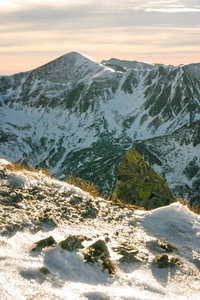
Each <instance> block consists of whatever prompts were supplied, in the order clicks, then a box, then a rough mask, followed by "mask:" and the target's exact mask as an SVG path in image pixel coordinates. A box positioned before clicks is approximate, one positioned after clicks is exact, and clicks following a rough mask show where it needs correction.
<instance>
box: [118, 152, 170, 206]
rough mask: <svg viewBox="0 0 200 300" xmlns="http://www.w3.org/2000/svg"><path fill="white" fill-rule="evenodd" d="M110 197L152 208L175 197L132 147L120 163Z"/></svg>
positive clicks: (163, 204)
mask: <svg viewBox="0 0 200 300" xmlns="http://www.w3.org/2000/svg"><path fill="white" fill-rule="evenodd" d="M112 199H113V200H117V199H118V200H120V201H121V202H124V203H130V204H133V205H137V206H140V207H144V208H145V209H154V208H157V207H160V206H165V205H168V204H170V203H172V202H173V201H174V200H175V197H174V195H173V193H172V191H171V190H170V189H169V187H168V185H167V184H166V182H165V181H164V179H163V178H162V177H160V176H159V175H158V174H157V173H156V172H155V171H154V170H153V169H152V168H151V167H150V166H149V165H148V164H147V163H146V162H145V161H144V159H143V157H142V156H141V155H140V154H139V153H138V152H137V151H136V150H135V149H133V148H132V149H130V150H129V151H128V152H127V153H126V154H125V156H124V157H123V159H122V161H121V163H120V166H119V171H118V176H117V183H116V187H115V190H114V193H113V196H112Z"/></svg>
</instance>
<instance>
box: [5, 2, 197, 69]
mask: <svg viewBox="0 0 200 300" xmlns="http://www.w3.org/2000/svg"><path fill="white" fill-rule="evenodd" d="M199 36H200V4H199V1H196V0H194V1H189V0H179V1H173V0H171V1H164V0H163V1H159V0H158V1H144V0H140V1H138V0H116V1H112V0H110V1H108V0H107V1H104V0H102V1H97V0H86V1H80V0H74V1H72V0H58V1H52V0H43V1H38V0H36V1H33V0H26V1H25V0H8V1H6V0H2V1H1V2H0V59H1V61H2V62H3V63H1V65H0V74H10V73H14V72H18V71H22V70H28V69H30V68H33V67H37V66H38V65H39V64H42V63H45V62H47V61H48V60H51V59H54V58H56V57H57V56H60V55H62V54H64V53H67V52H70V51H80V52H83V53H85V54H88V55H90V56H93V57H94V58H95V59H97V60H98V61H101V60H103V59H107V58H110V57H111V56H112V57H113V56H115V57H118V58H122V59H130V60H142V61H149V62H160V63H170V64H175V65H178V64H181V63H186V62H197V61H198V54H199V52H200V42H199ZM6 61H7V62H6ZM8 62H9V64H8ZM10 62H12V63H10ZM20 68H21V69H20Z"/></svg>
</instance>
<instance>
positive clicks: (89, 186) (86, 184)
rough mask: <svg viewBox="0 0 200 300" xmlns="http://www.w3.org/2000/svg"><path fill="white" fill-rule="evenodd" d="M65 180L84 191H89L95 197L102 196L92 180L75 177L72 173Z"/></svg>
mask: <svg viewBox="0 0 200 300" xmlns="http://www.w3.org/2000/svg"><path fill="white" fill-rule="evenodd" d="M65 182H67V183H69V184H72V185H75V186H76V187H79V188H81V189H82V190H83V191H85V192H87V193H89V194H90V195H91V196H93V197H99V196H100V195H99V191H98V189H97V187H96V186H95V185H94V184H93V183H92V182H90V181H87V180H83V179H81V178H79V177H74V176H72V175H70V176H68V177H67V178H66V179H65Z"/></svg>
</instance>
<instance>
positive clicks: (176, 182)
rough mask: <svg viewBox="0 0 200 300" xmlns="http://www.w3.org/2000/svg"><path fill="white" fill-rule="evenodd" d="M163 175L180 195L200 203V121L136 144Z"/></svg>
mask: <svg viewBox="0 0 200 300" xmlns="http://www.w3.org/2000/svg"><path fill="white" fill-rule="evenodd" d="M133 147H134V148H135V149H136V150H138V151H139V152H140V153H141V154H142V155H143V157H144V159H145V160H146V161H147V162H148V163H149V164H150V165H151V166H152V167H153V169H155V171H156V172H158V173H159V174H161V175H162V177H163V178H165V180H166V181H167V182H168V184H169V185H170V187H171V188H172V189H173V190H175V191H176V192H177V195H179V196H182V195H185V197H187V198H189V199H192V201H193V202H196V203H199V199H200V121H199V120H198V121H196V122H193V123H191V124H187V125H184V126H183V127H181V128H180V129H178V130H177V131H175V132H174V133H172V134H169V135H166V136H161V137H156V138H153V139H149V140H145V141H139V142H136V143H134V144H133Z"/></svg>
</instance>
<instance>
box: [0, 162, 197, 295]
mask: <svg viewBox="0 0 200 300" xmlns="http://www.w3.org/2000/svg"><path fill="white" fill-rule="evenodd" d="M12 170H13V168H12V167H10V164H9V163H8V162H7V161H5V160H0V178H1V181H0V211H1V214H0V218H1V222H0V294H1V299H2V300H10V299H16V300H21V299H33V298H34V299H36V300H37V299H38V300H39V299H52V300H53V299H60V300H61V299H63V300H64V299H73V300H76V299H77V300H78V299H79V300H80V299H82V300H94V299H95V300H97V299H104V300H116V299H117V300H122V299H123V300H125V299H126V300H133V299H138V300H139V299H143V300H144V299H146V300H147V299H148V300H150V299H152V300H162V299H163V300H164V299H181V300H184V299H192V300H198V299H199V298H200V284H199V283H200V279H199V271H200V240H199V235H200V217H199V216H198V215H195V214H194V213H192V212H191V211H189V210H188V209H187V208H186V207H184V206H182V205H181V204H179V203H174V204H172V205H170V206H166V207H163V208H159V209H156V210H153V211H151V212H145V211H140V210H136V211H133V210H131V209H128V208H124V207H119V206H117V205H114V204H112V203H109V202H107V203H106V202H105V200H103V199H101V198H96V199H95V198H93V197H91V196H90V195H89V194H88V193H85V192H83V191H82V190H80V189H79V188H76V187H74V186H71V185H69V184H67V183H64V182H59V181H57V180H55V179H52V178H49V177H46V176H45V175H44V174H42V173H41V172H39V173H36V172H30V171H25V170H24V171H23V170H19V171H12ZM70 236H71V237H70ZM49 237H51V238H49ZM69 237H70V238H71V239H72V240H73V239H74V240H75V241H76V242H77V240H78V241H79V242H80V241H81V246H80V244H79V243H78V244H75V243H74V244H73V243H72V244H68V248H67V247H65V248H64V247H63V245H62V243H61V242H62V241H66V238H68V239H69ZM47 238H49V239H48V241H52V240H53V239H54V240H55V241H56V242H57V244H55V243H54V242H53V243H51V244H50V242H48V244H45V243H44V241H42V240H44V239H47ZM54 240H53V241H54ZM99 240H101V242H100V243H101V244H103V245H104V247H107V249H108V253H109V256H108V258H109V261H110V262H111V264H112V266H114V268H115V272H113V273H114V274H111V275H109V274H108V269H107V268H105V270H104V271H103V270H102V267H103V265H102V259H103V258H102V257H99V260H98V261H97V262H96V263H86V262H85V261H86V256H85V253H86V251H87V249H88V247H90V246H91V245H93V244H94V243H95V242H96V241H99ZM38 242H40V244H39V243H38ZM36 245H38V246H37V247H36ZM39 245H40V246H39ZM105 245H106V246H105ZM72 246H73V250H72V249H71V248H70V247H72ZM35 247H36V248H35ZM33 250H34V251H33ZM104 267H105V266H104Z"/></svg>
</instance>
